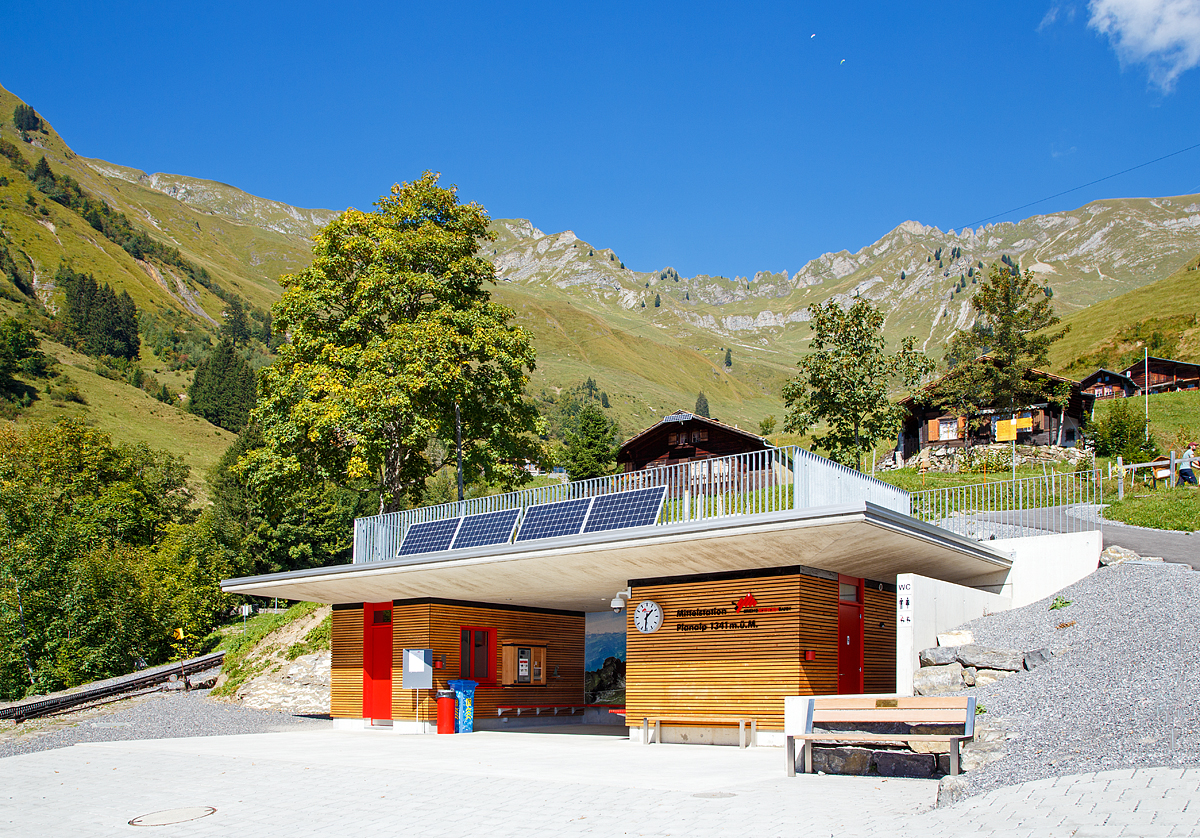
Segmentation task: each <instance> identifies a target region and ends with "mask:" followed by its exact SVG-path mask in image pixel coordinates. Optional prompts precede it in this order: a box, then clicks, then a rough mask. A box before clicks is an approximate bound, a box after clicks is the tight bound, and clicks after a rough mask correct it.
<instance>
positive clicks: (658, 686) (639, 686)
mask: <svg viewBox="0 0 1200 838" xmlns="http://www.w3.org/2000/svg"><path fill="white" fill-rule="evenodd" d="M747 595H750V596H753V598H754V600H755V602H754V604H752V605H751V604H749V603H748V601H746V600H745V599H744V598H745V597H747ZM889 597H890V598H891V601H892V602H893V605H892V606H891V608H892V613H890V614H889V615H888V616H887V618H886V620H885V623H886V625H887V626H888V630H887V631H883V630H880V629H879V628H878V623H879V622H880V619H883V618H877V619H875V627H874V629H873V630H872V629H871V627H870V624H868V626H867V631H865V632H864V645H865V647H866V648H865V657H866V660H867V661H869V662H870V663H869V664H868V665H867V666H868V667H869V668H868V669H867V670H866V671H865V672H864V679H865V680H866V689H867V690H872V689H875V688H876V686H877V685H878V684H880V683H881V682H882V681H881V679H882V678H883V677H884V676H885V675H886V674H887V672H892V673H894V668H895V645H896V641H895V613H894V611H895V608H894V599H895V595H894V594H887V593H883V592H880V591H874V592H871V591H869V590H868V593H867V600H866V603H865V606H864V610H865V614H864V618H865V619H867V620H869V619H871V618H873V617H877V614H878V613H879V612H880V609H885V608H886V607H887V606H886V602H887V600H888V598H889ZM647 599H649V600H653V601H654V602H657V603H658V604H659V605H660V606H662V609H663V626H662V628H660V629H659V630H658V631H657V632H655V633H653V634H642V633H641V632H639V631H638V630H637V629H636V628H634V625H633V609H635V608H636V607H637V605H638V604H639V603H640V602H642V601H643V600H647ZM739 603H741V604H742V606H743V607H742V609H741V610H738V604H739ZM774 608H778V609H781V610H778V611H769V610H766V609H774ZM722 609H723V612H721V610H722ZM714 612H721V613H714ZM751 620H753V622H754V627H753V628H751V627H749V626H748V625H746V626H743V621H751ZM732 623H736V624H737V625H736V627H730V624H732ZM722 624H724V625H722ZM699 625H703V626H704V628H703V629H700V628H697V626H699ZM681 626H688V627H691V630H684V629H683V628H681ZM626 634H627V643H626V692H625V695H626V710H627V713H628V715H627V718H628V719H629V720H630V724H637V720H638V719H640V718H642V717H644V716H655V715H670V714H672V713H674V714H678V715H703V716H718V717H725V718H730V719H736V718H737V717H739V716H747V715H749V716H753V717H755V718H756V719H757V720H758V723H759V725H760V726H762V727H763V728H764V729H767V730H778V729H781V728H782V727H783V699H784V697H785V696H789V695H822V694H833V693H836V692H837V680H838V667H837V665H838V659H837V654H838V645H837V636H838V583H837V582H836V581H835V580H832V579H825V578H820V577H816V576H808V575H804V574H799V573H797V574H792V575H787V576H764V577H750V578H740V579H720V580H712V579H709V580H704V581H698V582H678V583H675V582H672V583H664V584H654V585H645V586H639V587H635V588H634V589H633V598H632V599H631V600H630V611H629V616H628V619H627V624H626ZM805 652H812V653H813V654H814V658H815V659H814V660H812V661H805V660H804V653H805ZM885 658H887V659H888V660H890V661H891V662H890V664H888V663H887V661H885ZM886 666H891V669H890V670H888V669H887V668H886ZM893 681H894V676H893ZM893 689H894V686H893V684H892V683H890V682H889V683H888V684H887V685H886V687H883V688H880V689H879V691H881V692H892V691H893Z"/></svg>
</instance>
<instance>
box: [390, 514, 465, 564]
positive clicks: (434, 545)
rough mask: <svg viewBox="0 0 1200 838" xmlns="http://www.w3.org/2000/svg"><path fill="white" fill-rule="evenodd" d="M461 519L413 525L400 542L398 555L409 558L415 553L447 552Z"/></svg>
mask: <svg viewBox="0 0 1200 838" xmlns="http://www.w3.org/2000/svg"><path fill="white" fill-rule="evenodd" d="M461 520H462V519H461V518H448V519H445V520H442V521H426V522H425V523H422V524H413V525H412V526H411V527H409V528H408V532H406V533H405V534H404V540H403V541H401V542H400V550H399V554H400V555H401V556H411V555H414V554H416V553H435V552H437V551H438V550H449V549H450V542H451V541H453V540H454V533H455V532H457V531H458V524H459V522H460V521H461Z"/></svg>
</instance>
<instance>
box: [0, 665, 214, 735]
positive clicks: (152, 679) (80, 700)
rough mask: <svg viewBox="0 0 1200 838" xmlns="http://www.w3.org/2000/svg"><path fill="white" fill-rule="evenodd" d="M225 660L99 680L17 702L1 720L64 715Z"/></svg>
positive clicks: (0, 715) (3, 712) (5, 710)
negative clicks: (85, 685) (79, 707)
mask: <svg viewBox="0 0 1200 838" xmlns="http://www.w3.org/2000/svg"><path fill="white" fill-rule="evenodd" d="M224 658H225V653H224V652H210V653H209V654H207V655H201V656H200V657H198V658H190V659H188V660H185V661H179V662H177V663H169V664H164V665H162V666H154V667H150V668H149V669H143V670H142V671H141V672H134V673H132V674H130V675H120V676H118V677H116V678H109V679H107V680H105V681H99V682H97V683H95V684H91V685H89V686H87V687H84V688H83V689H80V690H75V691H73V692H68V693H59V694H56V695H49V696H41V697H39V698H31V699H26V700H24V701H17V702H13V703H12V704H6V705H4V706H2V707H0V719H12V720H13V721H17V722H23V721H25V720H26V719H36V718H40V717H42V716H50V715H53V714H54V713H61V712H63V711H64V710H69V709H71V708H73V707H78V706H80V705H83V704H91V703H92V702H94V701H99V700H101V699H105V698H112V697H114V696H119V695H122V694H124V693H131V692H136V691H138V690H144V689H146V688H147V687H153V686H155V685H158V684H162V683H165V682H167V681H170V680H171V679H172V678H173V677H174V678H177V679H178V678H184V679H186V678H187V676H188V675H192V674H195V673H197V672H203V671H204V670H206V669H211V668H212V667H214V666H217V665H218V664H220V663H221V661H222V660H224Z"/></svg>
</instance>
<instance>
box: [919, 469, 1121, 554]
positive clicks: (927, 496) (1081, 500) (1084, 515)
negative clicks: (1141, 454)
mask: <svg viewBox="0 0 1200 838" xmlns="http://www.w3.org/2000/svg"><path fill="white" fill-rule="evenodd" d="M911 503H912V507H911V511H910V513H909V514H911V515H912V516H913V517H914V518H917V519H919V520H921V521H925V522H926V523H930V524H933V525H935V526H937V527H940V528H941V529H945V530H949V531H951V532H954V533H957V534H958V535H961V536H964V537H966V538H972V539H975V540H976V541H986V540H990V539H996V538H1021V537H1025V536H1033V535H1047V534H1050V533H1070V532H1093V531H1096V530H1099V529H1100V515H1099V509H1098V506H1099V503H1100V473H1099V472H1098V471H1094V470H1089V471H1085V472H1070V473H1068V474H1047V475H1042V476H1038V477H1023V478H1018V479H1017V480H996V481H992V482H988V483H976V484H972V485H966V486H952V487H946V488H941V489H925V490H923V491H920V492H913V493H912V496H911Z"/></svg>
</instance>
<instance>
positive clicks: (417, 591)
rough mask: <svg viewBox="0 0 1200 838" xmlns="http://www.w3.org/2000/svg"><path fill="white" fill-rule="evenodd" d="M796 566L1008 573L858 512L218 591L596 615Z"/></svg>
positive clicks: (932, 536) (861, 572) (951, 538)
mask: <svg viewBox="0 0 1200 838" xmlns="http://www.w3.org/2000/svg"><path fill="white" fill-rule="evenodd" d="M794 565H806V566H809V567H813V568H818V569H821V570H827V571H830V572H832V573H844V574H846V575H848V576H858V577H863V578H868V579H874V580H878V581H887V582H892V581H895V576H896V574H899V573H919V574H921V575H923V576H929V577H932V578H934V579H942V580H945V581H947V582H957V583H960V584H966V583H968V582H969V581H971V580H976V579H978V578H980V577H981V576H986V575H987V574H989V573H998V572H999V573H1002V572H1004V571H1007V570H1008V569H1009V568H1010V567H1012V561H1011V559H1010V557H1009V554H1008V553H1006V552H1003V551H1000V550H997V549H995V548H993V547H990V546H988V544H987V543H986V542H976V541H972V540H970V539H967V538H963V537H962V536H960V535H956V534H955V533H952V532H949V531H947V530H943V529H939V528H938V527H935V526H932V525H930V524H926V523H923V522H921V521H918V520H916V519H915V518H912V517H910V516H908V515H902V514H900V513H897V512H893V511H891V510H888V509H885V508H883V507H881V506H877V505H875V504H872V503H867V502H860V503H855V504H845V505H839V506H826V507H818V508H810V509H798V510H784V511H781V512H767V513H760V514H757V515H737V516H731V517H728V518H709V519H705V520H702V521H694V522H689V523H679V524H671V525H667V526H649V527H636V528H630V529H625V530H617V531H609V532H597V533H586V534H582V535H574V536H566V537H563V538H548V539H544V540H541V541H538V542H523V543H518V544H505V545H500V546H492V547H481V548H477V549H473V550H455V551H453V552H449V551H445V552H440V553H425V554H421V555H416V556H405V557H403V558H397V559H393V560H391V561H382V562H367V563H362V564H346V565H337V566H334V567H322V568H313V569H311V570H297V571H290V572H287V573H272V574H268V575H264V576H249V577H243V578H239V579H226V580H225V581H224V582H222V583H221V588H222V590H224V591H226V592H228V593H235V594H253V595H256V596H264V597H282V598H286V599H296V600H307V601H312V602H322V603H349V602H386V601H388V600H393V599H413V598H423V597H432V598H440V599H456V600H470V601H475V602H494V603H498V604H512V605H521V606H527V607H541V608H559V609H565V610H570V611H603V610H606V609H607V608H608V603H609V601H610V600H611V599H612V598H613V596H614V594H615V593H616V592H617V591H620V590H624V589H625V587H626V585H627V584H628V580H630V579H645V578H651V577H667V576H688V575H693V574H703V573H719V572H722V571H731V570H754V569H764V570H765V569H768V568H774V567H785V566H794Z"/></svg>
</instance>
